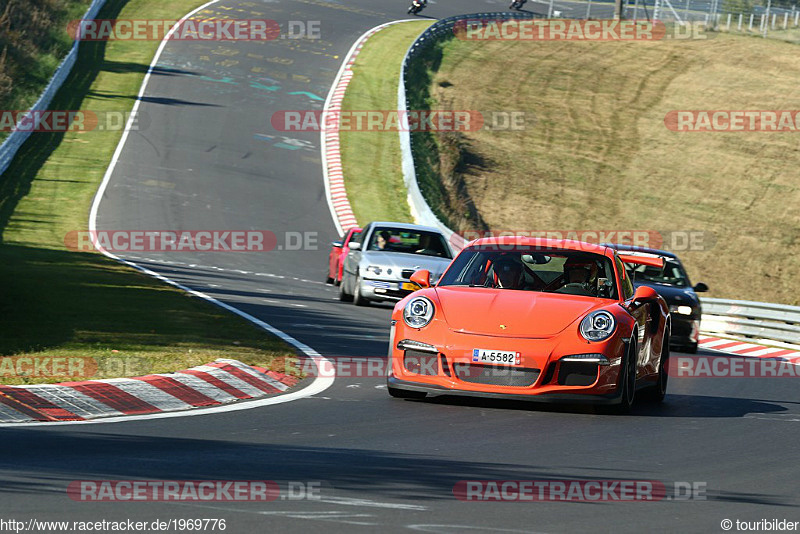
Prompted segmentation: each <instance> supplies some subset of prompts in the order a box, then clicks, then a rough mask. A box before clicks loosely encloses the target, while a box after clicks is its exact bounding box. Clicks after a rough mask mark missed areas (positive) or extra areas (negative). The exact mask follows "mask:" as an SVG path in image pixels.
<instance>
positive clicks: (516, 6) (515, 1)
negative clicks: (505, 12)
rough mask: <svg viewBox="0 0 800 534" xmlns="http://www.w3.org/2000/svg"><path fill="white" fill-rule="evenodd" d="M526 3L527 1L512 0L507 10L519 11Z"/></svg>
mask: <svg viewBox="0 0 800 534" xmlns="http://www.w3.org/2000/svg"><path fill="white" fill-rule="evenodd" d="M527 1H528V0H512V2H511V5H510V6H508V9H516V10H517V11H520V10H521V9H522V6H524V5H525V2H527Z"/></svg>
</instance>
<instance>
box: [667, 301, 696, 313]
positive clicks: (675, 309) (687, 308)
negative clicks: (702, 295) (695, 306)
mask: <svg viewBox="0 0 800 534" xmlns="http://www.w3.org/2000/svg"><path fill="white" fill-rule="evenodd" d="M669 311H670V312H672V313H677V314H678V315H691V314H692V311H693V310H692V307H691V306H676V305H675V304H673V305H672V306H670V307H669Z"/></svg>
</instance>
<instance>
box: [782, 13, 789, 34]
mask: <svg viewBox="0 0 800 534" xmlns="http://www.w3.org/2000/svg"><path fill="white" fill-rule="evenodd" d="M788 27H789V13H788V12H786V13H784V14H783V29H784V30H785V29H786V28H788Z"/></svg>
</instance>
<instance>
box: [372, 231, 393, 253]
mask: <svg viewBox="0 0 800 534" xmlns="http://www.w3.org/2000/svg"><path fill="white" fill-rule="evenodd" d="M391 238H392V234H391V233H390V232H388V231H387V230H381V232H380V233H379V234H378V236H377V238H376V239H375V242H374V244H373V245H372V250H390V247H389V240H390V239H391Z"/></svg>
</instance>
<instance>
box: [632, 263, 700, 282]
mask: <svg viewBox="0 0 800 534" xmlns="http://www.w3.org/2000/svg"><path fill="white" fill-rule="evenodd" d="M627 267H628V268H629V269H630V270H631V272H632V273H633V281H634V282H652V283H656V284H664V285H668V286H675V287H687V286H688V285H689V277H688V276H687V275H686V271H684V270H683V266H682V265H681V264H680V263H679V262H677V261H675V260H674V259H672V258H664V268H663V269H660V268H658V267H652V266H650V265H630V264H628V265H627Z"/></svg>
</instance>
